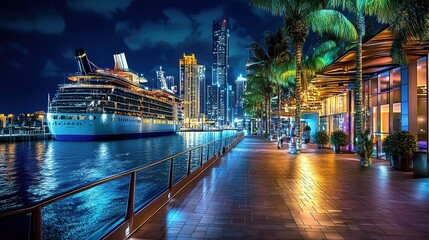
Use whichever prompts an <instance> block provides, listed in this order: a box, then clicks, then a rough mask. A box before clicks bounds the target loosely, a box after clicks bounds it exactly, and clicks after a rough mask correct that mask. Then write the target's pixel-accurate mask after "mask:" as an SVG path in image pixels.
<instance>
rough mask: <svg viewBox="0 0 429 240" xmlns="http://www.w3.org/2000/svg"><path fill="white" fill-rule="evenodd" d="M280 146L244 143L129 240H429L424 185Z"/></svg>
mask: <svg viewBox="0 0 429 240" xmlns="http://www.w3.org/2000/svg"><path fill="white" fill-rule="evenodd" d="M284 147H285V149H281V150H279V149H277V146H276V143H275V142H270V141H267V140H266V139H263V138H261V137H256V136H247V137H246V138H244V139H243V140H242V141H241V142H240V143H239V144H238V145H237V146H236V147H235V148H233V149H232V150H231V151H230V152H228V153H227V154H226V155H225V156H223V157H222V158H221V159H220V160H219V161H218V162H217V163H216V164H215V165H214V166H213V167H212V168H211V169H210V170H208V171H207V172H206V173H205V175H204V177H202V179H200V180H199V181H197V182H195V183H192V184H190V186H189V187H188V188H187V189H186V190H184V191H183V192H181V193H180V194H178V195H177V196H176V197H175V198H173V199H172V200H171V201H170V202H169V203H168V204H167V205H166V206H165V207H163V208H162V209H161V210H160V211H159V212H158V213H157V214H155V215H154V216H153V217H152V218H151V219H150V220H149V221H148V222H147V223H145V224H144V225H143V226H142V227H141V228H140V229H139V230H138V231H136V232H135V233H134V234H133V235H132V236H131V239H429V179H428V178H420V179H416V178H414V177H413V175H412V172H400V171H395V170H393V169H392V168H391V167H390V166H389V164H388V162H387V161H383V160H374V163H373V165H372V166H371V167H369V168H361V167H360V166H359V162H358V157H357V156H356V155H354V154H334V153H333V151H332V150H331V149H322V150H320V149H316V148H315V146H314V145H309V146H307V148H306V149H303V151H302V153H300V154H297V155H293V154H290V153H289V150H290V149H287V147H288V145H285V146H284ZM289 147H290V146H289Z"/></svg>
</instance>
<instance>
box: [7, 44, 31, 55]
mask: <svg viewBox="0 0 429 240" xmlns="http://www.w3.org/2000/svg"><path fill="white" fill-rule="evenodd" d="M3 53H19V54H22V55H27V54H28V49H27V48H25V47H24V46H22V45H21V44H19V43H16V42H8V43H6V44H5V45H4V46H0V54H3Z"/></svg>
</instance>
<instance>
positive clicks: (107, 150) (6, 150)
mask: <svg viewBox="0 0 429 240" xmlns="http://www.w3.org/2000/svg"><path fill="white" fill-rule="evenodd" d="M234 133H235V132H233V131H224V132H185V133H179V134H176V135H171V136H163V137H153V138H140V139H133V140H121V141H95V142H61V141H39V142H16V143H7V144H0V153H1V154H0V211H5V210H7V209H10V208H12V207H22V206H25V205H29V204H32V203H34V202H38V201H42V200H43V199H46V198H47V197H50V196H53V195H55V194H58V193H61V192H64V191H66V190H69V189H72V188H75V187H77V186H82V185H85V184H88V183H91V182H93V181H96V180H99V179H101V178H104V177H108V176H111V175H114V174H117V173H120V172H123V171H126V170H128V169H132V168H136V167H139V166H143V165H145V164H148V163H150V162H154V161H157V160H161V159H162V158H165V157H168V156H170V155H173V154H175V153H178V152H180V151H183V150H184V149H187V148H191V147H195V146H197V145H199V144H202V143H205V142H208V141H212V140H215V139H218V138H219V137H221V136H222V137H225V136H229V135H232V134H234Z"/></svg>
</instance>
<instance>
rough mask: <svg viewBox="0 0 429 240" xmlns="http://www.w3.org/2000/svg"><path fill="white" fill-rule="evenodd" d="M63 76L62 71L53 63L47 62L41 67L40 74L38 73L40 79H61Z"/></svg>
mask: <svg viewBox="0 0 429 240" xmlns="http://www.w3.org/2000/svg"><path fill="white" fill-rule="evenodd" d="M63 75H64V71H62V69H61V68H60V67H58V66H57V65H56V64H55V63H54V61H52V60H47V61H46V63H45V66H44V67H43V70H42V72H41V73H40V76H42V77H48V78H51V77H55V78H56V77H61V76H63Z"/></svg>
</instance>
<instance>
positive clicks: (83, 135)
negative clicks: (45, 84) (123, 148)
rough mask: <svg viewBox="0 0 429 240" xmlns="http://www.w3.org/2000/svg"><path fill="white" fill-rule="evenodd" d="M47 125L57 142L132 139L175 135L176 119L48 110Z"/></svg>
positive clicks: (177, 128)
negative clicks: (51, 111)
mask: <svg viewBox="0 0 429 240" xmlns="http://www.w3.org/2000/svg"><path fill="white" fill-rule="evenodd" d="M47 119H48V127H49V130H50V132H51V133H52V135H53V137H54V138H55V139H56V140H61V141H95V140H106V139H133V138H141V137H152V136H162V135H170V134H175V133H177V132H178V130H179V129H180V124H179V122H178V121H168V120H159V119H150V118H139V117H132V116H122V115H114V114H66V113H55V114H54V113H48V118H47Z"/></svg>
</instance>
